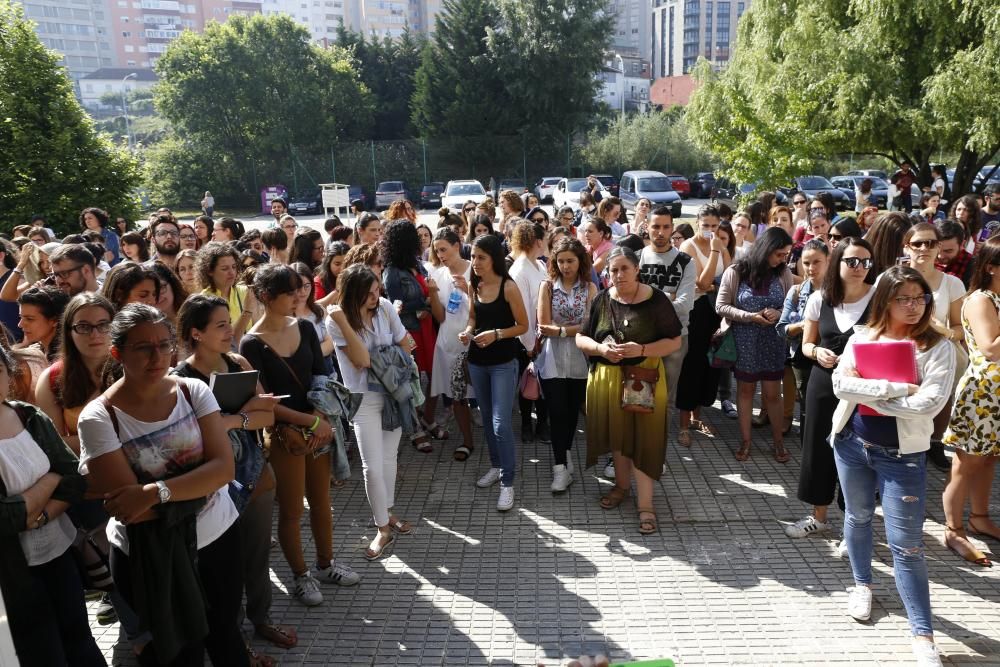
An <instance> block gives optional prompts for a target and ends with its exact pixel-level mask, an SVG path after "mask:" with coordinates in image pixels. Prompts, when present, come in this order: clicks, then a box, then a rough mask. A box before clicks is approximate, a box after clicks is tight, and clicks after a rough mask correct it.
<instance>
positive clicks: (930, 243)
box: [906, 239, 938, 250]
mask: <svg viewBox="0 0 1000 667" xmlns="http://www.w3.org/2000/svg"><path fill="white" fill-rule="evenodd" d="M937 244H938V242H937V239H927V240H925V241H910V242H909V243H907V244H906V245H908V246H910V247H911V248H913V249H914V250H920V249H922V248H927V249H928V250H933V249H934V248H936V247H937Z"/></svg>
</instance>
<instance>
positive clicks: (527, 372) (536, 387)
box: [517, 362, 542, 401]
mask: <svg viewBox="0 0 1000 667" xmlns="http://www.w3.org/2000/svg"><path fill="white" fill-rule="evenodd" d="M517 388H518V390H519V391H520V392H521V396H522V397H524V399H525V400H528V401H537V400H538V399H539V398H541V396H542V387H541V384H540V383H539V382H538V373H536V372H535V362H531V363H530V364H528V367H527V368H525V369H524V372H523V373H521V382H520V383H519V384H518V385H517Z"/></svg>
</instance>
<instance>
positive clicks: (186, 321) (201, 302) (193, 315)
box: [177, 294, 229, 350]
mask: <svg viewBox="0 0 1000 667" xmlns="http://www.w3.org/2000/svg"><path fill="white" fill-rule="evenodd" d="M216 308H225V309H226V314H227V316H228V314H229V304H228V303H226V300H225V299H223V298H222V297H221V296H215V295H214V294H193V295H191V298H189V299H188V300H187V301H185V302H184V304H183V305H182V306H181V309H180V310H179V311H177V334H178V335H179V336H180V339H181V340H182V341H184V344H185V345H187V346H188V349H190V350H194V348H195V347H197V346H198V341H196V340H195V339H194V338H193V337H192V335H191V332H192V331H193V330H195V329H201V330H204V329H205V328H206V327H207V326H208V323H209V321H210V320H211V319H212V311H214V310H215V309H216Z"/></svg>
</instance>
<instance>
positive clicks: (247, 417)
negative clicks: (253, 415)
mask: <svg viewBox="0 0 1000 667" xmlns="http://www.w3.org/2000/svg"><path fill="white" fill-rule="evenodd" d="M239 415H240V417H241V418H242V419H243V425H242V426H240V428H241V429H243V430H244V431H245V430H247V426H249V425H250V415H248V414H247V413H245V412H241V413H239Z"/></svg>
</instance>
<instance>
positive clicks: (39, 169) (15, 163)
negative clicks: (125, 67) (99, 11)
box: [0, 0, 138, 232]
mask: <svg viewBox="0 0 1000 667" xmlns="http://www.w3.org/2000/svg"><path fill="white" fill-rule="evenodd" d="M0 146H3V150H2V151H0V210H2V211H3V214H2V215H3V217H2V218H0V219H2V220H3V223H2V224H0V228H4V229H10V228H11V227H12V226H13V225H15V224H26V223H27V222H28V220H29V219H30V217H31V216H32V215H33V214H36V213H37V214H42V215H45V216H46V221H47V223H48V226H49V227H52V228H53V229H54V230H56V231H57V232H69V231H70V230H74V231H75V230H77V229H79V223H78V222H77V219H78V216H79V213H80V211H81V210H82V209H84V208H86V207H88V206H99V207H101V208H105V209H107V210H108V211H109V212H111V213H112V214H113V215H123V216H128V217H131V216H134V214H135V212H136V210H137V206H136V202H135V197H134V196H133V194H132V192H133V190H134V189H135V188H136V186H137V185H138V167H137V165H136V163H135V161H134V160H133V159H132V158H131V157H130V156H129V155H128V154H127V153H126V152H125V151H123V150H120V149H116V148H115V147H114V146H112V145H111V143H110V142H109V141H108V140H107V139H106V138H105V137H102V136H101V135H99V134H98V133H97V132H95V130H94V126H93V124H92V123H91V121H90V119H89V118H88V116H87V115H86V113H85V112H84V111H83V109H82V108H81V107H80V104H79V103H78V102H77V100H76V98H75V96H74V94H73V86H72V84H71V83H70V80H69V78H68V77H67V75H66V71H65V70H64V69H63V68H62V67H61V66H60V65H59V56H58V55H57V54H55V53H53V52H51V51H48V50H46V49H45V47H44V46H43V45H42V43H41V42H40V41H39V39H38V37H37V35H36V34H35V30H34V27H33V25H32V24H31V22H29V21H27V20H26V19H25V18H24V14H23V10H22V8H21V6H20V5H15V4H12V3H11V2H10V0H0Z"/></svg>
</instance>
